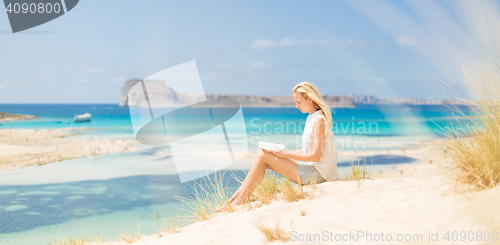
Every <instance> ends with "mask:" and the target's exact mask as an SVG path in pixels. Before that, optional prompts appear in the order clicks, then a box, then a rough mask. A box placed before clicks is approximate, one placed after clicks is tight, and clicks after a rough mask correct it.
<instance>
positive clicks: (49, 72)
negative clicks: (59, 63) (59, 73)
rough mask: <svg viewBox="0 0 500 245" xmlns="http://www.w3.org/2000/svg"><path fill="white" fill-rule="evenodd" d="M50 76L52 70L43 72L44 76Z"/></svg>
mask: <svg viewBox="0 0 500 245" xmlns="http://www.w3.org/2000/svg"><path fill="white" fill-rule="evenodd" d="M50 74H52V70H46V71H44V72H42V76H48V75H50Z"/></svg>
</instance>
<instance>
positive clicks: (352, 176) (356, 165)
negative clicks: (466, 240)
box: [340, 157, 374, 187]
mask: <svg viewBox="0 0 500 245" xmlns="http://www.w3.org/2000/svg"><path fill="white" fill-rule="evenodd" d="M366 163H367V161H366V157H365V158H364V160H363V161H353V160H351V159H349V169H350V170H351V171H349V172H346V173H344V174H343V175H342V176H340V179H342V180H351V181H356V186H357V187H361V186H363V180H364V179H368V178H371V177H373V176H374V174H373V173H372V172H371V171H369V170H367V164H366Z"/></svg>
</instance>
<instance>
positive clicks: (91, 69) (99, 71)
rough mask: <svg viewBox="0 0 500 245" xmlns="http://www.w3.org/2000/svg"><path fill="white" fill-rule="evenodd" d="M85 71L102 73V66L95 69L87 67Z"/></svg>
mask: <svg viewBox="0 0 500 245" xmlns="http://www.w3.org/2000/svg"><path fill="white" fill-rule="evenodd" d="M85 73H87V74H98V73H104V68H101V69H97V68H87V69H85Z"/></svg>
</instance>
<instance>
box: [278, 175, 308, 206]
mask: <svg viewBox="0 0 500 245" xmlns="http://www.w3.org/2000/svg"><path fill="white" fill-rule="evenodd" d="M279 189H280V191H281V193H283V197H284V198H285V200H287V201H288V202H296V201H298V200H300V199H303V198H305V197H306V194H305V193H304V188H303V187H302V185H297V184H295V183H293V182H291V181H289V180H288V179H285V178H282V179H281V182H280V185H279Z"/></svg>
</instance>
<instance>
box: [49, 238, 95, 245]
mask: <svg viewBox="0 0 500 245" xmlns="http://www.w3.org/2000/svg"><path fill="white" fill-rule="evenodd" d="M88 241H89V240H88V239H87V238H85V237H83V236H77V237H70V238H64V239H61V240H57V239H51V240H49V241H47V245H84V244H86V243H87V242H88Z"/></svg>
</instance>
